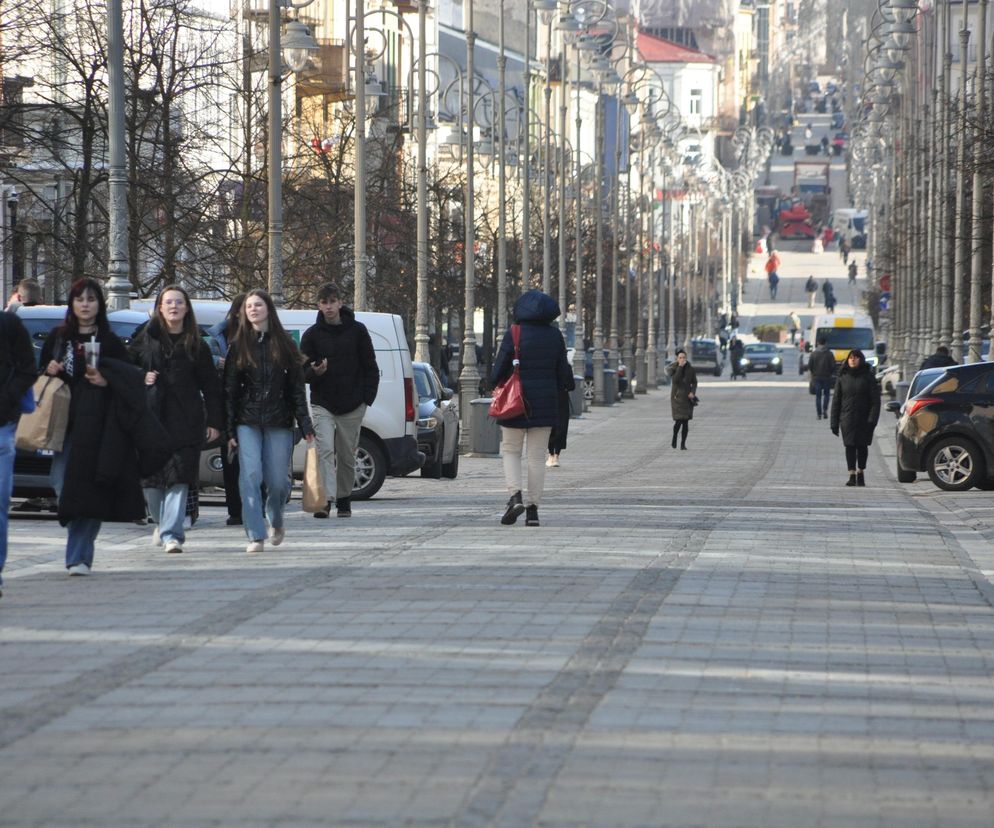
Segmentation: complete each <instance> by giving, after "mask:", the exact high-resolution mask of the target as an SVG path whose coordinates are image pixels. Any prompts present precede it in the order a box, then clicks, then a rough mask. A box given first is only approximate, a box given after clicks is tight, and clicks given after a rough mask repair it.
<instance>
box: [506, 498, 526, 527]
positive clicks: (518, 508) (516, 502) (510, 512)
mask: <svg viewBox="0 0 994 828" xmlns="http://www.w3.org/2000/svg"><path fill="white" fill-rule="evenodd" d="M524 510H525V504H524V503H522V502H521V492H520V491H517V492H515V493H514V494H513V495H511V499H510V500H508V501H507V508H506V509H505V510H504V517H502V518H501V519H500V522H501V523H503V524H504V525H505V526H510V525H511V524H512V523H514V522H515V521H516V520H517V519H518V516H519V515H520V514H521V513H522V512H523V511H524Z"/></svg>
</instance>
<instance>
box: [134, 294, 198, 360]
mask: <svg viewBox="0 0 994 828" xmlns="http://www.w3.org/2000/svg"><path fill="white" fill-rule="evenodd" d="M170 291H175V292H176V293H181V294H183V301H185V302H186V316H184V317H183V333H182V334H181V336H180V340H179V344H180V345H182V346H183V350H184V352H185V353H186V355H187V357H188V358H189V359H193V360H195V359H196V358H197V350H198V349H199V347H200V341H201V340H200V327H199V326H198V325H197V317H196V316H195V315H194V313H193V303H192V302H191V301H190V294H189V293H187V292H186V290H185V289H184V288H181V287H180V286H179V285H166V286H165V287H164V288H162V290H160V291H159V295H158V296H156V297H155V313H153V314H152V318H151V319H150V320H149V323H148V326H147V327H146V329H145V330H146V331H147V332H148V336H152V337H155V338H156V339H158V340H159V342H160V343H162V344H163V346H167V345H168V344H169V341H170V340H169V335H168V332H169V326H168V325H166V324H165V322H163V320H162V297H164V296H165V295H166V294H167V293H169V292H170ZM164 349H165V350H169V348H164Z"/></svg>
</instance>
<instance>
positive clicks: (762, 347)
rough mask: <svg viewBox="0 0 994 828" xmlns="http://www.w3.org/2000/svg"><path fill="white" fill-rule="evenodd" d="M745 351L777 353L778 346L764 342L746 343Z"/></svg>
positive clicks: (750, 352)
mask: <svg viewBox="0 0 994 828" xmlns="http://www.w3.org/2000/svg"><path fill="white" fill-rule="evenodd" d="M745 351H746V353H747V354H775V353H776V352H777V346H776V345H766V344H762V343H759V344H752V345H746V347H745Z"/></svg>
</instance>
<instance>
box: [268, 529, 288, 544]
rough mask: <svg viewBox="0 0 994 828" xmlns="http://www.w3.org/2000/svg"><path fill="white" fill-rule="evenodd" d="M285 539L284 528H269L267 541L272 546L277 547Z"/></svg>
mask: <svg viewBox="0 0 994 828" xmlns="http://www.w3.org/2000/svg"><path fill="white" fill-rule="evenodd" d="M284 537H286V528H285V527H283V526H281V527H280V528H279V529H277V528H276V527H275V526H270V527H269V540H270V542H271V543H272V544H273V546H279V545H280V544H281V543H283V538H284Z"/></svg>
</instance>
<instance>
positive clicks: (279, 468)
mask: <svg viewBox="0 0 994 828" xmlns="http://www.w3.org/2000/svg"><path fill="white" fill-rule="evenodd" d="M235 439H237V440H238V464H239V471H238V488H239V489H241V494H242V524H243V525H244V526H245V535H246V536H247V537H248V539H249V540H250V541H254V540H265V539H266V534H267V533H266V520H265V517H266V516H268V518H269V525H270V526H272V527H273V528H274V529H280V528H282V526H283V507H284V506H285V505H286V499H287V495H289V494H290V476H289V471H290V454H291V452H292V451H293V432H292V431H291V430H290V429H289V428H256V427H255V426H246V425H240V426H238V429H237V434H236V436H235ZM263 483H265V484H266V503H265V513H266V515H265V516H264V515H263V503H262V485H263Z"/></svg>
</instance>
